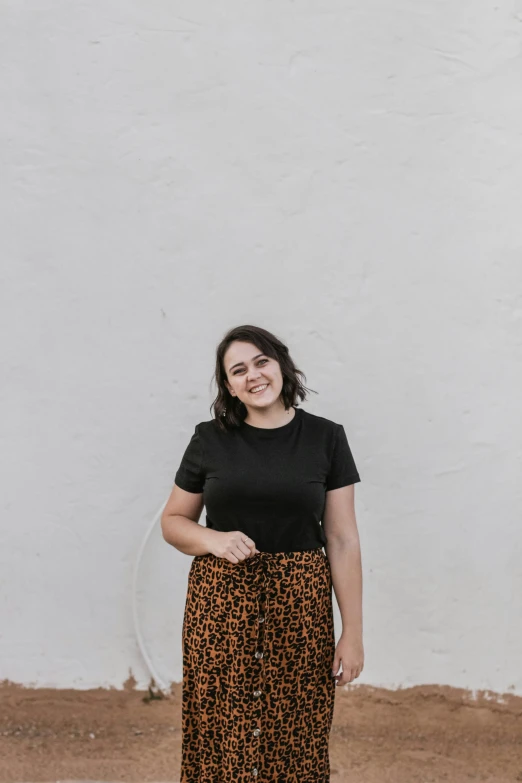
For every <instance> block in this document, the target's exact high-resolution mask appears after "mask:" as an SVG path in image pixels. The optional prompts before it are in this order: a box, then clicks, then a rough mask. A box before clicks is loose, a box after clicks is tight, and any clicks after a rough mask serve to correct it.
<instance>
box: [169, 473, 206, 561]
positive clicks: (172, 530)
mask: <svg viewBox="0 0 522 783" xmlns="http://www.w3.org/2000/svg"><path fill="white" fill-rule="evenodd" d="M202 511H203V493H202V492H187V491H186V490H184V489H181V487H178V485H177V484H174V487H173V489H172V492H171V493H170V497H169V499H168V500H167V504H166V506H165V508H164V509H163V513H162V515H161V532H162V533H163V538H164V539H165V541H166V542H167V544H172V546H173V547H174V548H175V549H179V551H180V552H183V553H184V554H185V555H194V556H195V555H206V554H208V553H209V552H210V551H211V541H212V535H213V534H215V532H216V531H215V530H211V529H210V528H207V527H203V526H202V525H200V524H198V523H199V518H200V516H201V512H202Z"/></svg>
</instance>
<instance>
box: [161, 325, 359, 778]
mask: <svg viewBox="0 0 522 783" xmlns="http://www.w3.org/2000/svg"><path fill="white" fill-rule="evenodd" d="M300 376H302V373H301V371H300V370H297V368H296V367H295V365H294V363H293V361H292V359H291V357H290V355H289V353H288V349H287V348H286V346H284V345H283V344H282V343H281V342H280V341H279V340H278V339H277V338H276V337H275V336H274V335H271V334H270V333H269V332H267V331H265V330H263V329H260V328H259V327H253V326H245V327H238V328H236V329H233V330H231V331H230V332H229V333H228V334H227V335H226V336H225V338H224V339H223V340H222V342H221V343H220V345H219V346H218V349H217V361H216V380H217V384H218V396H217V398H216V400H215V401H214V404H213V407H214V412H215V418H213V419H210V420H208V421H202V422H200V423H199V424H197V425H196V427H195V430H194V433H193V435H192V438H191V439H190V442H189V443H188V445H187V446H186V448H185V452H184V454H183V457H182V459H181V462H180V464H179V467H178V470H177V471H176V475H175V484H174V489H173V492H172V495H171V498H170V499H169V502H168V503H167V506H166V508H165V511H164V515H163V518H162V527H163V533H164V537H165V539H166V540H167V541H168V542H169V543H171V544H172V545H173V546H175V547H176V548H178V549H179V550H180V551H184V552H186V553H187V554H192V555H194V560H193V562H192V566H191V568H190V572H189V577H188V585H187V600H186V606H185V614H184V621H183V637H182V647H183V697H182V722H183V726H182V770H181V783H210V781H213V780H220V781H221V780H222V781H225V780H235V781H237V783H246V781H252V780H255V779H256V778H258V779H259V780H262V781H266V783H268V782H269V781H270V782H271V781H281V783H282V782H283V781H292V782H293V781H299V783H327V782H328V781H329V780H330V764H329V752H328V744H329V733H330V729H331V723H332V717H333V707H334V695H335V685H336V678H335V677H333V676H332V671H331V670H332V665H333V664H334V662H335V661H337V659H339V660H340V655H339V653H340V650H342V651H343V676H344V677H351V678H352V679H353V677H354V676H358V675H359V673H360V671H361V670H362V643H361V640H360V638H359V635H360V633H359V630H358V629H357V627H356V625H352V630H351V635H352V638H351V640H350V644H351V646H350V647H348V646H346V639H345V641H344V642H343V645H342V646H341V647H339V646H338V647H337V649H336V646H335V635H334V625H333V607H332V586H334V588H335V590H336V595H338V597H340V598H341V604H342V609H343V612H344V614H345V616H347V614H350V616H351V617H352V618H353V617H357V615H358V613H359V612H360V602H361V596H360V591H359V590H358V589H357V587H356V583H355V582H353V584H354V589H353V591H352V595H351V596H347V595H346V594H344V595H343V590H342V587H343V584H344V582H343V580H344V576H343V575H342V574H343V572H345V571H346V569H347V566H348V567H349V568H350V571H351V573H352V574H353V577H351V578H355V579H358V578H359V573H360V572H359V569H358V558H357V556H355V555H356V553H355V549H354V547H353V546H352V549H351V551H352V554H351V555H350V562H349V563H348V561H347V559H346V557H347V555H345V554H344V553H346V552H348V549H347V548H346V547H345V546H344V545H343V546H342V547H339V553H340V554H339V555H337V554H336V555H335V556H334V557H333V558H332V559H330V557H329V556H328V555H326V554H325V552H324V551H323V548H326V547H327V548H328V552H333V553H334V552H335V548H336V545H337V542H338V541H341V538H342V535H343V531H342V525H343V521H344V520H348V521H347V525H349V526H350V529H351V533H350V535H351V539H352V541H353V540H354V535H353V530H354V525H355V520H354V517H353V516H352V515H351V513H350V509H349V507H348V506H346V509H345V508H343V507H342V503H343V502H345V501H347V496H345V495H344V494H343V492H344V490H343V491H341V488H343V487H344V488H346V489H347V490H348V489H349V490H350V491H351V493H352V495H351V498H353V488H352V487H351V485H353V484H355V483H357V482H359V481H360V480H361V479H360V476H359V473H358V471H357V468H356V465H355V462H354V459H353V456H352V452H351V449H350V446H349V444H348V439H347V437H346V433H345V430H344V427H343V425H342V424H338V423H336V422H334V421H331V420H330V419H327V418H324V417H322V416H318V415H315V414H312V413H310V412H308V411H305V410H303V409H302V408H300V407H298V399H301V400H302V399H304V398H305V397H306V394H305V387H304V386H303V385H302V383H301V379H300ZM336 491H337V495H336V498H335V503H334V505H335V507H336V509H337V511H336V514H335V517H336V519H335V521H334V522H332V521H331V520H330V526H329V530H331V531H332V540H331V541H328V539H327V536H326V535H325V528H324V525H323V518H324V515H325V509H326V508H327V507H328V508H330V513H331V509H332V508H333V505H332V504H331V503H327V499H328V498H329V497H331V496H330V495H329V493H332V495H334V494H336ZM343 499H344V500H343ZM203 506H205V507H206V527H202V526H200V525H198V524H197V522H198V520H199V515H200V514H201V511H202V509H203ZM332 548H333V549H332ZM333 563H335V568H334V567H333ZM343 635H344V634H343ZM354 650H355V651H357V652H356V654H355V655H354V654H353V651H354ZM345 664H346V673H345V672H344V669H345ZM344 681H348V680H346V679H345V680H344Z"/></svg>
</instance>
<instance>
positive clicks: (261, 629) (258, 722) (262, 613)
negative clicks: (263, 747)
mask: <svg viewBox="0 0 522 783" xmlns="http://www.w3.org/2000/svg"><path fill="white" fill-rule="evenodd" d="M263 555H264V553H260V557H259V559H260V561H261V569H262V583H261V592H260V597H259V605H258V614H257V639H256V649H255V652H254V658H255V659H256V661H259V663H260V668H259V680H258V687H257V688H256V689H255V690H254V692H253V695H254V701H256V702H258V707H257V709H256V710H255V715H254V726H255V728H253V731H252V737H253V738H255V739H257V738H258V737H259V736H260V735H261V727H262V707H263V700H262V699H261V697H262V695H263V689H262V684H264V680H265V669H264V666H263V663H262V662H263V660H264V658H265V650H264V641H265V633H266V617H267V610H266V605H267V603H268V579H269V575H268V563H267V561H266V559H265V558H264V556H263ZM259 683H261V684H259ZM256 751H257V753H258V752H259V745H258V744H257V745H256ZM256 755H257V754H254V759H256V760H255V762H254V763H255V766H254V767H253V768H252V776H253V777H254V778H257V776H258V775H259V771H260V764H259V758H256Z"/></svg>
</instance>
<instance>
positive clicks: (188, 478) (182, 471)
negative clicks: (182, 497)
mask: <svg viewBox="0 0 522 783" xmlns="http://www.w3.org/2000/svg"><path fill="white" fill-rule="evenodd" d="M198 427H199V424H196V428H195V430H194V434H193V435H192V437H191V439H190V441H189V444H188V446H187V448H186V449H185V453H184V454H183V457H182V458H181V463H180V465H179V468H178V470H177V472H176V476H175V478H174V482H175V483H176V484H177V485H178V487H181V489H184V490H186V491H187V492H203V485H204V483H205V475H204V472H203V447H202V443H201V436H200V433H199V429H198Z"/></svg>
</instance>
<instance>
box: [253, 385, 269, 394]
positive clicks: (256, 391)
mask: <svg viewBox="0 0 522 783" xmlns="http://www.w3.org/2000/svg"><path fill="white" fill-rule="evenodd" d="M267 387H268V383H264V384H263V385H262V386H254V388H253V389H250V394H261V393H262V392H264V390H265V389H266V388H267Z"/></svg>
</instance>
